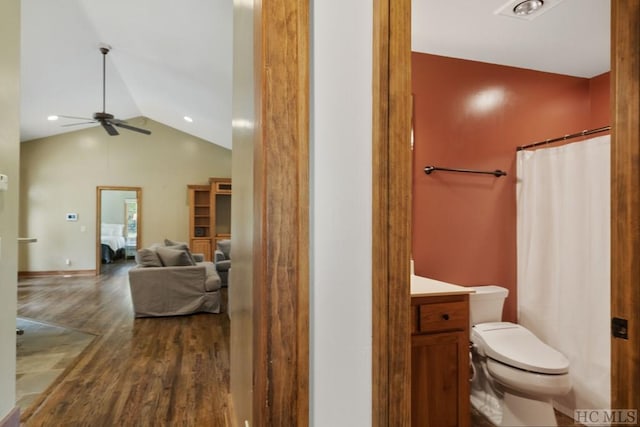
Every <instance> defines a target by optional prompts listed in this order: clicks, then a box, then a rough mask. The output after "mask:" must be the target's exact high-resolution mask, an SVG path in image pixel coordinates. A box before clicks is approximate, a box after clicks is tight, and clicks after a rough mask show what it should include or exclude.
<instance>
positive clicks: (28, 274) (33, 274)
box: [0, 270, 96, 427]
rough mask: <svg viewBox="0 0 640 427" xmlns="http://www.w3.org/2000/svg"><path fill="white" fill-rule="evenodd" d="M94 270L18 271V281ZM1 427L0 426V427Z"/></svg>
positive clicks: (92, 272)
mask: <svg viewBox="0 0 640 427" xmlns="http://www.w3.org/2000/svg"><path fill="white" fill-rule="evenodd" d="M95 275H96V270H54V271H18V279H28V278H34V277H49V276H95ZM0 427H2V426H0Z"/></svg>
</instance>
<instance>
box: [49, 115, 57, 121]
mask: <svg viewBox="0 0 640 427" xmlns="http://www.w3.org/2000/svg"><path fill="white" fill-rule="evenodd" d="M47 120H49V121H50V122H52V121H54V120H58V116H54V115H52V116H49V117H47Z"/></svg>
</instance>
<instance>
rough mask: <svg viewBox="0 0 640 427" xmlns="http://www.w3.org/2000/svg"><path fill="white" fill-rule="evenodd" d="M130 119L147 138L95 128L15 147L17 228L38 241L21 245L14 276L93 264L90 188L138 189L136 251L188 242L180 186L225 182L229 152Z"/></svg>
mask: <svg viewBox="0 0 640 427" xmlns="http://www.w3.org/2000/svg"><path fill="white" fill-rule="evenodd" d="M130 122H131V123H132V124H133V125H135V126H140V127H143V128H146V129H149V130H151V132H152V134H151V135H149V136H147V135H142V134H139V133H136V132H127V131H121V133H120V135H119V136H109V135H107V133H106V132H104V129H102V128H101V127H99V126H97V127H93V128H90V129H86V130H80V131H76V132H70V133H67V134H63V135H56V136H52V137H49V138H43V139H39V140H33V141H29V142H23V143H22V144H21V165H20V175H21V183H20V184H21V185H20V187H21V193H20V218H21V219H20V231H21V233H23V234H24V235H28V236H30V237H35V238H37V239H38V242H37V243H34V244H32V245H24V246H25V247H23V248H20V271H64V270H93V269H94V268H95V267H96V266H95V248H96V246H95V241H96V223H95V222H96V187H97V186H127V187H141V188H142V198H141V199H142V200H141V204H140V206H139V209H140V212H141V216H142V222H141V225H142V227H141V230H140V233H141V234H142V241H141V242H140V243H141V245H142V246H148V245H150V244H152V243H160V242H162V241H163V240H164V238H169V239H171V240H178V241H183V242H185V241H187V240H188V228H189V220H188V216H189V206H188V192H187V185H188V184H207V182H208V179H209V178H210V177H230V176H231V150H228V149H226V148H223V147H221V146H218V145H215V144H211V143H209V142H207V141H205V140H202V139H200V138H197V137H194V136H191V135H188V134H186V133H183V132H180V131H178V130H176V129H173V128H170V127H168V126H164V125H162V124H160V123H157V122H154V121H153V120H150V119H145V118H138V119H135V120H130ZM67 212H75V213H77V214H78V221H77V222H68V221H66V220H65V214H66V213H67ZM66 259H69V260H71V265H69V266H67V265H65V260H66Z"/></svg>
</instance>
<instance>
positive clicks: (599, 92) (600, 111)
mask: <svg viewBox="0 0 640 427" xmlns="http://www.w3.org/2000/svg"><path fill="white" fill-rule="evenodd" d="M610 81H611V79H610V73H608V72H607V73H604V74H600V75H599V76H596V77H594V78H592V79H591V80H590V81H589V85H590V86H589V90H590V95H591V123H590V125H589V129H595V128H599V127H602V126H609V125H610V124H611V105H610V102H609V100H610V99H611V95H610Z"/></svg>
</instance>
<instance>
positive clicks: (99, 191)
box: [96, 185, 142, 276]
mask: <svg viewBox="0 0 640 427" xmlns="http://www.w3.org/2000/svg"><path fill="white" fill-rule="evenodd" d="M104 190H107V191H135V192H136V201H137V203H138V231H137V237H136V249H138V248H140V239H141V237H142V187H118V186H102V185H99V186H97V187H96V276H99V275H100V273H101V271H102V247H101V246H102V245H101V243H100V224H101V223H102V191H104Z"/></svg>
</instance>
